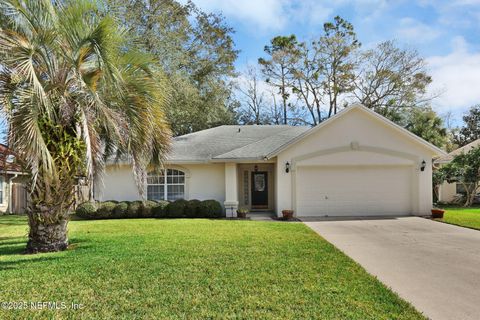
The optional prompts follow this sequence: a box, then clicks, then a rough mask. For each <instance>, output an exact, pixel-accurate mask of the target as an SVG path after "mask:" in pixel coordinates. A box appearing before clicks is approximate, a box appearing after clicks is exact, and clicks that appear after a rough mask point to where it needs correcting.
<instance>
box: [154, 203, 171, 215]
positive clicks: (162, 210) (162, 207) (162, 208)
mask: <svg viewBox="0 0 480 320" xmlns="http://www.w3.org/2000/svg"><path fill="white" fill-rule="evenodd" d="M169 203H170V202H168V201H165V200H160V201H158V202H157V205H156V206H155V207H154V208H153V209H152V214H153V216H154V217H155V218H166V217H167V206H168V204H169Z"/></svg>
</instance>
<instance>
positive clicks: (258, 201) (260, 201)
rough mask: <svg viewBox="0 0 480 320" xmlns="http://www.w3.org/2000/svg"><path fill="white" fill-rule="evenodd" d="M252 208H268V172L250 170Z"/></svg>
mask: <svg viewBox="0 0 480 320" xmlns="http://www.w3.org/2000/svg"><path fill="white" fill-rule="evenodd" d="M252 208H253V209H267V208H268V172H266V171H257V172H252Z"/></svg>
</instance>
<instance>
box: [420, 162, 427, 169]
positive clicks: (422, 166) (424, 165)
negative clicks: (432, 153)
mask: <svg viewBox="0 0 480 320" xmlns="http://www.w3.org/2000/svg"><path fill="white" fill-rule="evenodd" d="M426 166H427V163H426V162H425V160H423V161H422V163H421V164H420V171H425V167H426Z"/></svg>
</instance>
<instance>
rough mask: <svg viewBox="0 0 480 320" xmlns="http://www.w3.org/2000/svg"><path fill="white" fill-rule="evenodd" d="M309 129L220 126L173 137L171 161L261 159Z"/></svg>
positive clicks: (282, 126)
mask: <svg viewBox="0 0 480 320" xmlns="http://www.w3.org/2000/svg"><path fill="white" fill-rule="evenodd" d="M309 129H310V127H306V126H288V125H224V126H219V127H215V128H211V129H207V130H202V131H198V132H194V133H190V134H186V135H183V136H179V137H176V138H174V139H173V142H172V148H171V152H170V154H169V155H168V161H171V162H203V161H228V160H256V159H258V160H262V159H264V158H265V156H266V155H267V154H269V153H271V152H273V151H274V150H276V149H278V148H279V147H280V146H282V145H284V144H286V143H288V142H289V141H291V140H292V139H294V138H295V137H297V136H299V135H300V134H302V133H304V132H306V131H307V130H309Z"/></svg>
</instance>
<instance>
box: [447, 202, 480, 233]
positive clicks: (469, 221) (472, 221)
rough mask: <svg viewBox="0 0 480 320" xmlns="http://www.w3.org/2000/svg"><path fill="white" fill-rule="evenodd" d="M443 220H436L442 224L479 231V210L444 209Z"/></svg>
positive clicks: (476, 208) (477, 208)
mask: <svg viewBox="0 0 480 320" xmlns="http://www.w3.org/2000/svg"><path fill="white" fill-rule="evenodd" d="M445 210H446V211H445V214H444V216H443V219H438V220H440V221H443V222H447V223H451V224H456V225H459V226H462V227H469V228H474V229H478V230H480V208H479V207H475V208H458V207H447V208H445Z"/></svg>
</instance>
